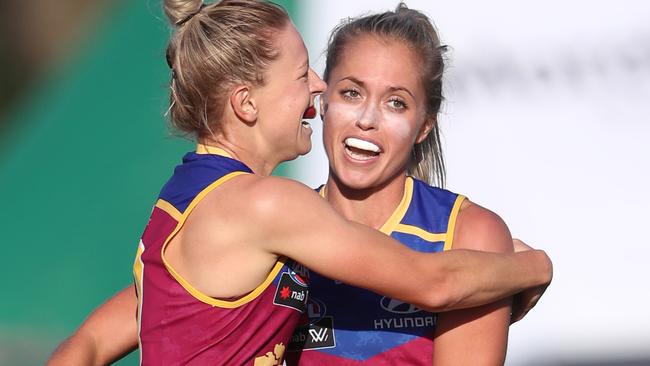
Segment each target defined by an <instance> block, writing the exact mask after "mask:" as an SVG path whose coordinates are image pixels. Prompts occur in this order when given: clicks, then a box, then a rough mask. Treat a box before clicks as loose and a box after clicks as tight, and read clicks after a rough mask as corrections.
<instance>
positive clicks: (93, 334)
mask: <svg viewBox="0 0 650 366" xmlns="http://www.w3.org/2000/svg"><path fill="white" fill-rule="evenodd" d="M136 309H137V299H136V296H135V289H134V287H133V285H131V286H129V287H127V288H125V289H124V290H122V291H120V292H118V293H117V294H116V295H115V296H113V297H112V298H111V299H109V300H108V301H107V302H105V303H104V304H103V305H102V306H100V307H99V308H97V309H96V310H95V311H94V312H93V313H92V314H90V316H89V317H88V319H86V321H84V323H83V324H82V325H81V327H79V329H77V331H76V332H75V333H74V334H73V335H72V336H70V337H69V338H67V339H66V340H65V341H63V342H62V343H61V344H60V345H59V346H58V347H57V349H56V350H55V351H54V353H52V356H51V357H50V359H49V360H48V361H47V366H58V365H61V366H74V365H107V364H110V363H111V362H114V361H115V360H118V359H120V358H122V357H124V356H125V355H126V354H128V353H129V352H131V351H133V350H134V349H136V348H137V346H138V325H137V321H136Z"/></svg>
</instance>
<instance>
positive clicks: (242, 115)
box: [230, 85, 258, 123]
mask: <svg viewBox="0 0 650 366" xmlns="http://www.w3.org/2000/svg"><path fill="white" fill-rule="evenodd" d="M230 106H231V107H232V110H233V112H234V113H235V115H236V116H237V117H238V118H239V119H240V120H242V121H243V122H245V123H253V122H255V121H257V115H258V110H257V103H256V102H255V99H254V98H253V95H252V93H251V88H250V86H248V85H238V86H237V87H235V89H234V90H233V91H232V92H231V93H230Z"/></svg>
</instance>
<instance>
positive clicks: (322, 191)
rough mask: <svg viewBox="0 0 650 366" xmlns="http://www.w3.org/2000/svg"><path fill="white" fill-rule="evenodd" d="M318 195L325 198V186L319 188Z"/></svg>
mask: <svg viewBox="0 0 650 366" xmlns="http://www.w3.org/2000/svg"><path fill="white" fill-rule="evenodd" d="M318 194H319V195H320V196H321V197H323V198H327V184H323V186H322V187H320V189H319V190H318Z"/></svg>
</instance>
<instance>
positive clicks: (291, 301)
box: [273, 272, 309, 313]
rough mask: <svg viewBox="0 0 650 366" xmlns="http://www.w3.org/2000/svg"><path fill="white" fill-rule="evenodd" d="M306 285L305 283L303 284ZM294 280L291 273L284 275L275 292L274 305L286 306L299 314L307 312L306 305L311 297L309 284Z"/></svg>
mask: <svg viewBox="0 0 650 366" xmlns="http://www.w3.org/2000/svg"><path fill="white" fill-rule="evenodd" d="M303 283H304V282H303ZM303 283H301V282H298V281H296V280H294V276H293V275H292V274H291V273H287V272H285V273H283V274H282V277H281V278H280V283H278V288H277V289H276V290H275V297H274V298H273V303H274V304H275V305H280V306H285V307H288V308H291V309H294V310H297V311H299V312H301V313H302V312H304V311H305V304H307V298H308V295H309V289H308V287H307V284H303Z"/></svg>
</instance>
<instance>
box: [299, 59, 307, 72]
mask: <svg viewBox="0 0 650 366" xmlns="http://www.w3.org/2000/svg"><path fill="white" fill-rule="evenodd" d="M305 68H309V60H305V62H303V63H302V64H300V66H299V67H298V70H302V69H305Z"/></svg>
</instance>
